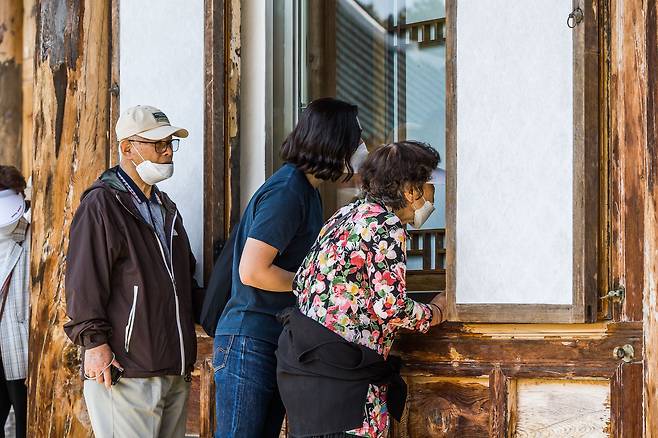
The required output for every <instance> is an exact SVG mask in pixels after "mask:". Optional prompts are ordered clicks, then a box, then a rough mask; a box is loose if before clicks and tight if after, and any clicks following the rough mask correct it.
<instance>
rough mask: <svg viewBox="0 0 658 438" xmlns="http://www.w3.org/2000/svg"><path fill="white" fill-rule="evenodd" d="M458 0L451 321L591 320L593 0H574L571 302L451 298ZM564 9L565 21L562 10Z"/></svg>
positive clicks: (595, 196)
mask: <svg viewBox="0 0 658 438" xmlns="http://www.w3.org/2000/svg"><path fill="white" fill-rule="evenodd" d="M458 3H459V0H452V1H449V2H447V4H446V20H447V41H446V45H447V48H446V53H447V55H446V57H447V59H446V81H447V85H446V86H447V91H446V127H447V129H446V137H447V138H446V155H447V157H446V161H447V163H446V165H447V175H446V177H447V181H446V246H447V259H446V269H447V273H446V275H447V278H446V291H447V299H448V317H449V319H451V320H455V321H468V322H512V323H543V322H552V323H573V322H588V321H594V320H596V315H597V298H598V293H597V288H598V285H597V271H598V246H599V62H600V61H599V29H598V22H599V20H598V17H597V13H596V8H594V7H593V5H592V3H593V0H574V8H576V7H580V9H581V10H582V11H583V12H584V19H583V21H582V22H581V23H580V24H578V25H577V26H576V27H575V28H574V29H573V32H574V38H573V50H574V63H573V68H574V94H573V96H574V100H573V103H574V114H573V120H574V162H573V164H574V169H573V181H574V187H573V199H574V210H573V248H574V252H573V269H574V271H573V296H572V304H570V305H554V304H502V303H501V304H496V303H487V304H458V303H457V302H456V288H457V278H456V263H458V262H459V261H458V260H456V257H455V256H456V249H457V242H456V238H455V236H456V211H457V206H456V202H457V178H456V171H457V138H456V135H457V132H456V131H457V114H456V109H457V105H456V104H457V90H456V81H457V74H458V72H457V64H456V54H457V53H456V50H457V45H456V38H457V32H456V18H457V8H458ZM569 12H570V11H566V12H565V25H566V18H567V14H568V13H569Z"/></svg>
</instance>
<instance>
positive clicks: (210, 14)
mask: <svg viewBox="0 0 658 438" xmlns="http://www.w3.org/2000/svg"><path fill="white" fill-rule="evenodd" d="M224 3H225V2H224V1H223V0H205V28H204V44H205V47H204V54H205V56H204V64H205V68H204V78H205V79H204V82H205V88H204V105H205V107H204V118H203V154H204V185H203V186H204V194H203V221H204V223H203V225H204V228H203V266H205V267H206V269H204V273H203V274H204V275H203V276H204V279H205V281H208V279H209V278H210V273H211V271H212V266H213V265H214V258H215V248H216V245H217V244H223V242H224V241H225V240H226V237H227V235H226V218H225V215H226V212H225V205H226V199H225V197H226V196H225V195H226V193H225V182H224V179H225V176H226V169H225V163H226V160H225V155H226V144H225V141H224V135H225V125H226V121H225V115H226V112H225V107H224V99H225V96H226V94H225V90H224V85H225V77H224V61H225V59H226V52H225V50H224V49H225V41H226V39H225V35H224V34H225V31H226V29H225V27H224V17H225V11H224Z"/></svg>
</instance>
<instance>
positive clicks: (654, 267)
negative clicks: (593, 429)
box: [642, 0, 658, 437]
mask: <svg viewBox="0 0 658 438" xmlns="http://www.w3.org/2000/svg"><path fill="white" fill-rule="evenodd" d="M644 6H645V11H646V12H645V14H644V17H645V19H646V23H645V26H644V28H645V29H646V32H645V37H646V39H645V41H644V43H645V46H644V47H642V49H643V50H644V51H645V54H646V69H645V71H644V74H645V75H646V76H645V78H646V82H645V84H646V87H647V89H646V100H645V102H646V119H645V121H646V125H645V126H646V138H647V143H646V144H647V148H646V162H645V163H646V195H645V204H644V224H645V225H644V229H645V237H644V242H645V244H646V248H645V249H644V253H645V254H646V255H647V256H646V257H647V259H646V260H645V264H644V267H645V277H644V278H645V281H644V293H645V296H644V333H645V336H644V348H645V355H646V356H645V361H644V376H645V377H644V380H645V385H644V388H645V390H644V400H645V409H644V412H645V415H646V420H645V430H646V436H647V437H657V436H658V285H657V281H658V155H657V154H658V143H657V142H656V139H657V137H658V115H657V114H656V111H658V76H656V75H658V30H657V27H658V24H657V22H658V18H657V17H656V15H657V8H658V6H657V5H656V1H655V0H654V1H649V2H646V3H645V4H644Z"/></svg>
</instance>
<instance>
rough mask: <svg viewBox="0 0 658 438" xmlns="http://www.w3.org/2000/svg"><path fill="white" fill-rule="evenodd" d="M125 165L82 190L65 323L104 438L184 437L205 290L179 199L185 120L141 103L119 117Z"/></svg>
mask: <svg viewBox="0 0 658 438" xmlns="http://www.w3.org/2000/svg"><path fill="white" fill-rule="evenodd" d="M116 133H117V138H118V139H119V141H120V150H121V161H120V164H119V166H117V167H114V168H111V169H109V170H107V171H105V172H104V173H103V174H102V175H101V176H100V178H99V179H98V180H97V181H96V182H95V183H94V184H93V185H92V186H91V187H90V188H89V189H87V191H85V193H84V194H83V195H82V201H81V203H80V207H79V208H78V210H77V212H76V214H75V217H74V218H73V222H72V224H71V230H70V243H69V252H68V256H67V271H66V308H67V313H68V316H69V318H70V321H69V322H68V323H67V324H66V325H65V326H64V329H65V331H66V333H67V335H68V336H69V337H70V338H71V340H72V341H73V342H75V343H76V344H78V345H81V346H82V347H83V348H84V363H83V369H84V376H85V379H86V380H85V382H84V397H85V401H86V403H87V409H88V411H89V417H90V419H91V424H92V428H93V430H94V434H95V436H96V438H104V437H183V436H184V435H185V420H186V411H187V398H188V394H189V389H190V383H189V382H190V372H191V371H192V368H193V366H194V362H195V359H196V335H195V329H194V321H195V315H197V312H196V309H197V308H200V305H201V301H202V295H203V290H202V289H200V288H199V287H198V286H197V284H196V282H195V281H194V276H193V275H194V269H195V260H194V256H193V255H192V251H191V249H190V243H189V241H188V237H187V234H186V232H185V228H184V227H183V220H182V218H181V216H180V214H179V212H178V210H177V209H176V205H175V204H174V203H173V202H172V201H171V200H170V199H169V197H168V196H167V195H166V194H165V193H164V192H162V191H160V190H159V189H158V188H157V186H156V184H157V183H159V182H160V181H163V180H165V179H167V178H169V177H171V176H172V174H173V160H172V158H173V153H174V152H176V151H177V150H178V142H179V140H178V139H172V137H174V136H175V137H181V138H185V137H187V135H188V133H187V131H186V130H185V129H182V128H178V127H175V126H171V124H170V123H169V119H168V118H167V116H166V115H165V114H164V113H163V112H162V111H160V110H158V109H157V108H153V107H149V106H136V107H133V108H130V109H128V110H127V111H126V112H125V113H123V114H122V115H121V117H120V118H119V120H118V122H117V125H116Z"/></svg>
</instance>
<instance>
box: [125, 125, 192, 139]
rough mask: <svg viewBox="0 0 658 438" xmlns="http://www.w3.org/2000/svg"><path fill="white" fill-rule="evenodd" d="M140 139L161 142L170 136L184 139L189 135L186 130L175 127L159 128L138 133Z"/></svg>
mask: <svg viewBox="0 0 658 438" xmlns="http://www.w3.org/2000/svg"><path fill="white" fill-rule="evenodd" d="M137 135H139V136H140V137H143V138H145V139H147V140H162V139H163V138H167V137H169V136H170V135H173V136H174V137H180V138H185V137H187V136H188V135H189V133H188V132H187V129H184V128H179V127H177V126H159V127H157V128H155V129H149V130H148V131H144V132H140V133H139V134H137Z"/></svg>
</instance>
